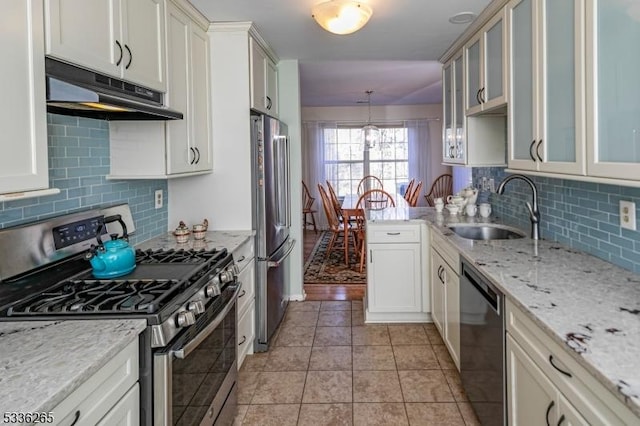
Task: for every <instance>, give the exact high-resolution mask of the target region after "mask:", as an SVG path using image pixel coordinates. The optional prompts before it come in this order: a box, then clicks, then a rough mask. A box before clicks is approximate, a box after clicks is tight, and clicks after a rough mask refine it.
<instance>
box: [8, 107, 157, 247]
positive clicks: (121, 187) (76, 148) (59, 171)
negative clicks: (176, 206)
mask: <svg viewBox="0 0 640 426" xmlns="http://www.w3.org/2000/svg"><path fill="white" fill-rule="evenodd" d="M47 132H48V143H47V144H48V151H49V185H50V186H51V187H53V188H59V189H60V194H57V195H51V196H46V197H36V198H28V199H24V200H16V201H5V202H0V228H7V227H10V226H15V225H20V224H23V223H28V222H33V221H36V220H41V219H45V218H48V217H52V216H58V215H61V214H64V213H70V212H74V211H80V210H87V209H90V208H94V207H105V206H112V205H115V204H122V203H128V204H129V207H130V209H131V214H132V215H133V220H134V223H135V225H136V233H135V235H132V236H131V239H130V241H131V242H132V243H133V244H135V243H138V242H141V241H145V240H148V239H150V238H153V237H156V236H158V235H161V234H163V233H164V232H166V230H167V223H168V222H167V221H168V213H167V201H168V194H167V181H166V180H107V179H106V175H108V174H109V164H110V163H109V124H108V122H106V121H103V120H94V119H89V118H81V117H71V116H64V115H56V114H48V115H47ZM158 189H161V190H162V191H163V195H164V205H163V206H162V208H160V209H155V208H154V192H155V191H156V190H158Z"/></svg>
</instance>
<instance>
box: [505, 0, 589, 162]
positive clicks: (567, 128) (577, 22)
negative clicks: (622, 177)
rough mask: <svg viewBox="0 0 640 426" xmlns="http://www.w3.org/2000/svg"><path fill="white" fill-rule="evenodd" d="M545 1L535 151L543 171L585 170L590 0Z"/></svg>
mask: <svg viewBox="0 0 640 426" xmlns="http://www.w3.org/2000/svg"><path fill="white" fill-rule="evenodd" d="M539 5H540V7H539V11H538V14H537V17H538V22H537V24H536V27H537V28H538V36H537V42H538V58H537V73H538V81H539V84H538V102H537V103H538V108H539V117H540V119H539V123H538V127H539V129H538V137H537V139H538V142H537V144H538V145H536V148H535V151H536V153H535V155H536V158H537V159H538V160H539V161H541V162H540V163H539V170H541V171H549V172H556V173H574V174H584V173H585V159H584V156H585V152H584V149H585V148H584V147H585V135H584V130H583V128H584V97H585V95H584V84H585V82H584V18H583V17H584V2H583V1H582V0H571V1H554V0H546V1H542V2H540V3H539ZM572 58H573V60H571V59H572ZM516 119H517V117H516Z"/></svg>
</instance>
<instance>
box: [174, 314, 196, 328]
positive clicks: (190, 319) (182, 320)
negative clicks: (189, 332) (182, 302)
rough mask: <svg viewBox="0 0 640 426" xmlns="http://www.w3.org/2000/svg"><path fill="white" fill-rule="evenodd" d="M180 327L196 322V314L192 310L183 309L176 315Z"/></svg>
mask: <svg viewBox="0 0 640 426" xmlns="http://www.w3.org/2000/svg"><path fill="white" fill-rule="evenodd" d="M176 323H177V324H178V327H187V326H190V325H193V324H195V323H196V316H195V314H194V313H193V312H191V311H183V312H180V313H178V315H177V316H176Z"/></svg>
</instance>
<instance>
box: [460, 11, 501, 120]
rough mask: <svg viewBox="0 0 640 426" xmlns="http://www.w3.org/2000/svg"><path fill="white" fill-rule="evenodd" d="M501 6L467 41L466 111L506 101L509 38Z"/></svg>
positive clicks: (491, 107)
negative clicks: (507, 37)
mask: <svg viewBox="0 0 640 426" xmlns="http://www.w3.org/2000/svg"><path fill="white" fill-rule="evenodd" d="M504 17H505V11H504V9H502V10H501V11H500V12H499V13H498V14H496V15H495V16H494V17H493V18H492V19H491V20H489V22H487V24H486V25H485V26H484V27H483V28H482V29H481V30H480V31H479V32H478V33H477V34H476V35H475V36H474V37H473V38H472V39H471V40H470V41H469V42H468V43H467V44H466V45H465V47H464V56H465V61H466V84H467V91H466V114H467V115H474V114H478V113H480V112H483V111H489V110H492V109H494V108H496V107H500V106H503V105H504V104H506V102H507V84H506V82H507V78H506V76H507V55H506V53H507V49H506V46H507V42H506V40H507V39H506V32H505V26H506V25H505V18H504Z"/></svg>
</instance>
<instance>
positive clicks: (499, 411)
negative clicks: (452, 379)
mask: <svg viewBox="0 0 640 426" xmlns="http://www.w3.org/2000/svg"><path fill="white" fill-rule="evenodd" d="M461 264H462V268H461V271H462V273H461V275H460V376H461V378H462V386H463V387H464V390H465V392H466V393H467V396H468V397H469V401H470V402H471V405H472V406H473V409H474V410H475V412H476V414H477V416H478V419H479V420H480V422H481V423H482V424H483V425H484V426H493V425H496V426H503V425H504V424H505V423H504V422H505V419H506V416H505V409H506V408H505V404H504V401H505V386H504V384H505V368H504V365H505V360H504V338H505V336H504V317H503V312H504V296H503V295H502V293H500V291H499V290H498V289H497V288H495V286H494V285H492V284H491V283H489V282H487V280H486V279H485V278H484V277H483V276H482V275H481V274H480V273H478V271H477V270H476V269H474V268H473V267H472V266H471V265H470V264H469V263H467V262H465V261H464V260H463V261H462V262H461Z"/></svg>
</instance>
